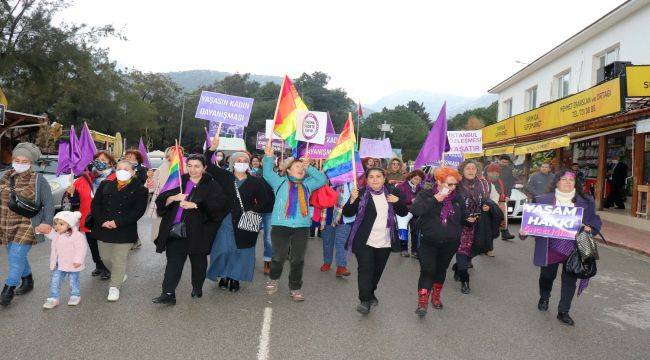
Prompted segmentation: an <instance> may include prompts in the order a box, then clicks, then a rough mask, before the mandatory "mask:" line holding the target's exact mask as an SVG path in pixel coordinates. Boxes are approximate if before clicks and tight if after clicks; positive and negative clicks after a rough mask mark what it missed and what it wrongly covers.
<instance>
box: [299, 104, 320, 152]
mask: <svg viewBox="0 0 650 360" xmlns="http://www.w3.org/2000/svg"><path fill="white" fill-rule="evenodd" d="M326 129H327V113H326V112H321V111H298V117H297V118H296V140H298V141H304V142H308V143H310V144H320V145H323V144H325V132H326Z"/></svg>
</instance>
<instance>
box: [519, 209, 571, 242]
mask: <svg viewBox="0 0 650 360" xmlns="http://www.w3.org/2000/svg"><path fill="white" fill-rule="evenodd" d="M582 212H583V208H580V207H572V206H559V205H557V206H556V205H545V204H535V203H530V204H524V212H523V214H522V218H521V232H522V233H524V234H526V235H531V236H541V237H548V238H555V239H565V240H575V238H576V234H578V231H579V230H580V227H581V226H582Z"/></svg>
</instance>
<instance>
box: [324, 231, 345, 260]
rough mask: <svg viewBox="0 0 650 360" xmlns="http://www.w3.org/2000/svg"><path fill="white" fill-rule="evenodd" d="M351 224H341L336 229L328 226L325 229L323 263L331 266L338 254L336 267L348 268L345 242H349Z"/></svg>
mask: <svg viewBox="0 0 650 360" xmlns="http://www.w3.org/2000/svg"><path fill="white" fill-rule="evenodd" d="M351 229H352V226H351V225H350V224H339V225H337V226H336V227H334V226H331V225H327V226H325V229H323V263H324V264H331V263H332V258H333V257H334V254H336V266H348V257H347V251H346V250H345V242H346V241H347V240H348V235H350V230H351Z"/></svg>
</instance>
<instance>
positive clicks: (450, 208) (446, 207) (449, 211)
mask: <svg viewBox="0 0 650 360" xmlns="http://www.w3.org/2000/svg"><path fill="white" fill-rule="evenodd" d="M431 191H433V195H435V194H437V193H438V183H434V184H433V188H431ZM455 197H456V189H454V190H452V191H451V192H450V193H449V195H447V197H446V198H445V199H444V200H443V201H442V209H441V210H440V222H442V224H443V225H447V220H449V217H450V216H452V215H454V204H452V203H451V201H452V200H453V199H454V198H455Z"/></svg>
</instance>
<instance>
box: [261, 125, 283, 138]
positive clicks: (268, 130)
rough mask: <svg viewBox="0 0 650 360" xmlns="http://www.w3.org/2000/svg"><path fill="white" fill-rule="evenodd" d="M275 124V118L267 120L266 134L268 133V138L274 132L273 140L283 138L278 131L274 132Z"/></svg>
mask: <svg viewBox="0 0 650 360" xmlns="http://www.w3.org/2000/svg"><path fill="white" fill-rule="evenodd" d="M273 125H275V120H266V129H265V131H264V134H265V135H266V138H267V139H268V138H269V136H271V134H273V140H278V139H282V138H281V137H279V136H278V135H277V134H276V133H274V132H273Z"/></svg>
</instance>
